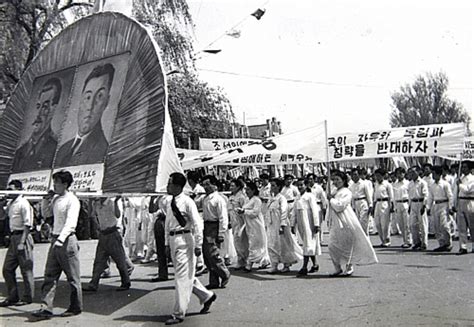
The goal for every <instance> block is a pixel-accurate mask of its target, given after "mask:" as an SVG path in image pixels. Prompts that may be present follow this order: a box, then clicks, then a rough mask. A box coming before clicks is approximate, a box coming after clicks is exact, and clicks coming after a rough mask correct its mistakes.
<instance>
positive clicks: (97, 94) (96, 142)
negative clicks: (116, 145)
mask: <svg viewBox="0 0 474 327" xmlns="http://www.w3.org/2000/svg"><path fill="white" fill-rule="evenodd" d="M114 74H115V68H114V66H113V65H112V64H110V63H107V64H103V65H98V66H95V67H94V69H92V71H91V72H90V73H89V75H88V76H87V78H86V79H85V81H84V85H83V87H82V90H81V92H82V93H81V98H80V101H79V108H78V111H77V133H76V136H75V137H73V138H72V139H70V140H68V141H66V142H65V143H64V144H63V145H61V147H60V148H59V150H58V153H57V155H56V162H55V166H56V167H67V166H78V165H86V164H93V163H100V162H102V161H103V159H104V157H105V155H106V153H107V148H108V146H109V143H108V142H107V139H106V138H105V135H104V131H103V128H102V122H101V119H102V114H103V113H104V110H105V109H106V108H107V105H108V104H109V99H110V89H111V87H112V82H113V79H114Z"/></svg>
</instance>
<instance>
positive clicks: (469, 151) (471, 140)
mask: <svg viewBox="0 0 474 327" xmlns="http://www.w3.org/2000/svg"><path fill="white" fill-rule="evenodd" d="M441 157H442V158H445V159H449V160H456V161H459V160H467V161H474V137H466V138H465V139H464V150H463V152H462V156H461V154H457V155H455V154H452V155H447V156H441Z"/></svg>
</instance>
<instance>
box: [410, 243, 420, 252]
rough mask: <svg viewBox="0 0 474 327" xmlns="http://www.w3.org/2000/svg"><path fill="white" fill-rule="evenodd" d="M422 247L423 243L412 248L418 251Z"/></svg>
mask: <svg viewBox="0 0 474 327" xmlns="http://www.w3.org/2000/svg"><path fill="white" fill-rule="evenodd" d="M420 248H421V244H415V245H413V246H412V248H411V249H412V250H413V251H418V250H419V249H420Z"/></svg>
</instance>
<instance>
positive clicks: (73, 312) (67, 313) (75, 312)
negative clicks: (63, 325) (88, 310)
mask: <svg viewBox="0 0 474 327" xmlns="http://www.w3.org/2000/svg"><path fill="white" fill-rule="evenodd" d="M81 313H82V311H81V310H71V309H67V310H66V311H64V312H63V313H61V315H60V317H73V316H77V315H80V314H81Z"/></svg>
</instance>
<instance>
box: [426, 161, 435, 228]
mask: <svg viewBox="0 0 474 327" xmlns="http://www.w3.org/2000/svg"><path fill="white" fill-rule="evenodd" d="M432 170H433V165H432V164H430V163H425V164H424V165H423V180H424V181H425V182H426V185H428V192H429V189H430V187H431V185H433V183H434V179H433V175H432ZM426 214H427V216H428V236H429V237H434V236H435V234H436V233H435V228H434V222H433V217H432V216H431V213H430V212H428V211H427V212H426Z"/></svg>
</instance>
